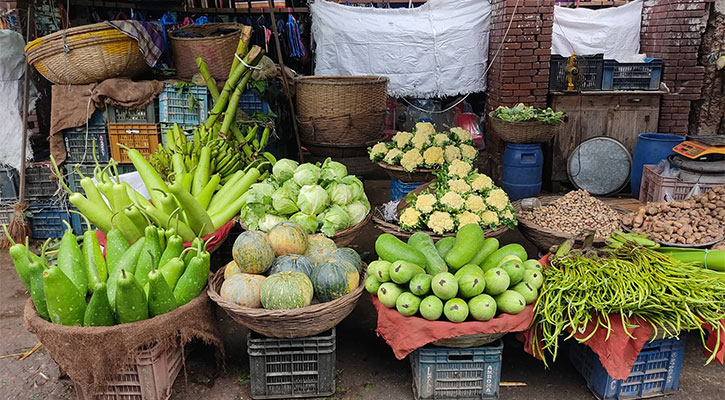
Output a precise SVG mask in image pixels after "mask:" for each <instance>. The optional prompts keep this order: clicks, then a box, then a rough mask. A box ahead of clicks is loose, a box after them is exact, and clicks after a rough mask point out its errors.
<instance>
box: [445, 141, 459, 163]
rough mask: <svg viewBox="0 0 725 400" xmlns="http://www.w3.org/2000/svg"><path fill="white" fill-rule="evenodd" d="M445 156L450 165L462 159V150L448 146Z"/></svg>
mask: <svg viewBox="0 0 725 400" xmlns="http://www.w3.org/2000/svg"><path fill="white" fill-rule="evenodd" d="M445 156H446V161H448V163H452V162H453V161H455V160H460V159H461V149H459V148H458V147H456V146H454V145H450V146H446V151H445Z"/></svg>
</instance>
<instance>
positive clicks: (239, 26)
mask: <svg viewBox="0 0 725 400" xmlns="http://www.w3.org/2000/svg"><path fill="white" fill-rule="evenodd" d="M215 26H218V27H222V26H227V27H230V28H232V27H233V28H235V29H236V31H235V32H229V33H225V34H222V35H217V36H203V37H192V38H188V37H179V36H175V35H174V32H177V31H181V30H199V29H203V28H210V27H215ZM242 26H244V25H243V24H240V23H238V22H209V23H206V24H201V25H185V26H180V27H178V28H176V29H172V30H171V31H169V40H179V41H191V42H193V41H197V40H213V39H225V38H228V37H230V36H238V35H239V32H240V31H241V29H242Z"/></svg>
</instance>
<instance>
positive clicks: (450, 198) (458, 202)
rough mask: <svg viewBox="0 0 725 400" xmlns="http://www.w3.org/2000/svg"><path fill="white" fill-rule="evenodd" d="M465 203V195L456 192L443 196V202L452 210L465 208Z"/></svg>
mask: <svg viewBox="0 0 725 400" xmlns="http://www.w3.org/2000/svg"><path fill="white" fill-rule="evenodd" d="M464 203H465V200H463V197H461V195H460V194H458V193H456V192H448V193H446V194H444V195H443V197H441V204H443V205H444V206H447V207H449V208H450V209H452V210H460V209H461V208H463V204H464Z"/></svg>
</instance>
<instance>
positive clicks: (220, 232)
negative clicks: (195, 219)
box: [96, 220, 234, 255]
mask: <svg viewBox="0 0 725 400" xmlns="http://www.w3.org/2000/svg"><path fill="white" fill-rule="evenodd" d="M233 226H234V220H231V221H229V222H227V223H226V224H224V225H223V226H222V227H221V228H219V229H217V230H216V232H214V233H212V234H211V235H208V236H204V237H203V238H202V239H203V240H204V241H207V240H209V238H210V237H212V236H214V239H212V240H211V241H210V242H209V243H208V244H207V245H206V250H207V251H208V252H212V251H214V250H216V249H217V247H219V246H221V244H222V243H223V242H224V240H225V239H226V238H227V235H229V231H230V230H231V229H232V227H233ZM96 237H98V243H99V244H100V245H101V247H103V255H106V235H104V234H103V232H101V230H100V229H96ZM191 243H192V242H184V247H191Z"/></svg>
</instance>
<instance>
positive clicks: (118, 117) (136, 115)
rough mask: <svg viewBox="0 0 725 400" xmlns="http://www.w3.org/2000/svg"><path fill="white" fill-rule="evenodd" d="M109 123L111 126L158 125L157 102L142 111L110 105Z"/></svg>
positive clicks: (151, 103)
mask: <svg viewBox="0 0 725 400" xmlns="http://www.w3.org/2000/svg"><path fill="white" fill-rule="evenodd" d="M107 111H108V122H109V123H111V124H153V123H156V101H152V102H150V103H149V104H148V105H147V106H146V107H145V108H143V109H141V110H132V109H130V108H123V107H116V106H113V105H110V104H109V105H108V110H107Z"/></svg>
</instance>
